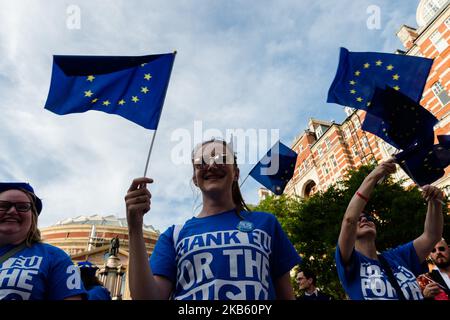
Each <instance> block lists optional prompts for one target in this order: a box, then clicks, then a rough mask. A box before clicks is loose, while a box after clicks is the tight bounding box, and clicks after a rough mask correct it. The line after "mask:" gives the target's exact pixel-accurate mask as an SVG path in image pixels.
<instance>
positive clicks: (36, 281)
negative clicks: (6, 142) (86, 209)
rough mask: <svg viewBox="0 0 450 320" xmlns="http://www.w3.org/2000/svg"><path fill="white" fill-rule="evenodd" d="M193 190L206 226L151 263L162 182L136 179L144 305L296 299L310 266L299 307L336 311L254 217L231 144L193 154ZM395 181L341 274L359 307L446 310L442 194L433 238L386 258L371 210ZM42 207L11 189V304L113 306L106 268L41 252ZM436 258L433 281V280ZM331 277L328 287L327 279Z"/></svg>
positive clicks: (272, 231)
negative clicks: (388, 303) (99, 270)
mask: <svg viewBox="0 0 450 320" xmlns="http://www.w3.org/2000/svg"><path fill="white" fill-rule="evenodd" d="M192 170H193V173H192V177H191V179H192V181H193V183H194V185H195V186H196V187H197V188H198V189H199V190H200V191H201V195H202V207H201V211H200V213H199V214H198V215H196V216H194V217H192V218H190V219H189V220H187V221H186V222H185V223H184V224H182V225H173V226H171V227H169V228H168V229H167V230H166V231H165V232H164V233H162V234H161V235H160V237H159V239H158V241H157V244H156V246H155V248H154V251H153V253H152V255H151V257H150V259H149V257H148V255H147V251H146V248H145V242H144V236H143V219H144V215H145V214H146V213H148V212H149V211H150V207H151V193H150V191H149V189H148V188H147V185H148V184H151V183H152V182H153V180H152V179H150V178H147V177H142V178H136V179H135V180H133V182H132V183H131V186H130V187H129V189H128V191H127V194H126V196H125V203H126V211H127V221H128V228H129V250H130V252H129V268H128V277H129V287H130V292H131V296H132V298H133V299H139V300H140V299H157V300H162V299H186V300H211V299H219V300H225V299H239V300H272V299H290V300H293V299H295V298H296V297H295V295H294V289H293V286H292V283H291V274H290V272H291V270H292V269H293V268H294V267H296V266H300V271H299V272H298V273H297V275H296V280H297V283H298V287H299V289H300V290H301V291H302V293H303V294H302V295H301V296H300V297H297V299H298V300H324V301H326V300H330V299H331V297H330V296H329V295H327V294H325V293H324V292H323V291H322V290H321V289H319V288H318V287H317V283H316V282H317V276H316V274H314V273H313V272H312V271H311V270H308V269H307V268H303V267H302V261H301V258H300V255H299V254H298V253H297V252H296V250H295V248H294V246H293V245H292V243H291V242H290V240H289V239H288V236H287V235H286V233H285V232H284V231H283V229H282V227H281V225H280V223H279V222H278V221H277V219H276V217H275V216H274V215H272V214H270V213H266V212H255V211H251V210H250V209H249V208H248V206H247V205H246V203H245V201H244V199H243V197H242V194H241V191H240V188H239V184H238V180H239V168H238V166H237V159H236V155H235V154H234V152H233V150H232V149H231V148H230V146H229V145H228V144H227V143H226V142H224V141H221V140H214V139H213V140H209V141H205V142H203V143H201V144H200V145H198V146H197V147H196V148H195V149H194V150H193V152H192ZM394 171H395V163H394V160H393V159H390V160H388V161H385V162H383V163H381V164H380V165H378V166H377V167H376V168H375V169H374V170H373V171H372V172H371V173H370V174H369V175H368V176H367V177H366V178H365V180H364V181H363V183H362V184H361V186H360V187H359V189H358V191H357V192H356V193H355V195H354V196H353V198H352V199H351V201H350V203H349V204H348V207H347V210H346V212H345V213H344V216H343V220H342V225H341V231H340V234H339V238H338V239H337V246H336V254H335V259H336V268H337V272H338V276H339V279H340V281H341V284H342V287H343V288H344V290H345V292H346V294H347V296H348V297H349V298H350V299H354V300H377V299H390V300H422V299H436V300H443V299H448V297H449V288H450V278H449V276H450V260H449V259H450V249H449V247H448V244H447V242H446V241H445V240H444V239H442V234H443V214H442V203H443V193H442V191H441V190H439V189H438V188H436V187H434V186H431V185H427V186H423V187H422V191H423V196H424V199H425V200H426V201H427V203H428V209H427V214H426V218H425V222H424V230H423V233H422V234H421V235H418V237H417V238H416V239H413V240H411V241H410V242H408V243H405V244H399V245H398V246H397V247H395V248H392V249H390V250H387V251H383V252H379V251H378V250H377V248H376V241H375V240H376V236H377V229H376V225H375V223H374V221H373V217H372V216H371V214H370V213H368V212H366V211H365V206H366V203H367V202H368V201H369V199H370V195H371V193H372V191H373V190H374V188H375V186H376V184H377V183H378V181H380V180H381V179H383V178H384V177H385V176H387V175H389V174H392V173H393V172H394ZM41 210H42V201H41V200H40V199H39V198H38V197H37V196H36V194H35V192H34V190H33V188H32V187H31V186H30V185H29V184H26V183H0V300H1V299H6V300H27V299H29V300H42V299H54V300H59V299H93V300H95V299H106V300H107V299H111V297H110V295H109V292H107V290H106V289H105V288H104V287H102V284H101V283H100V282H99V281H98V279H97V278H96V277H95V273H96V269H95V266H93V265H92V264H90V263H88V262H86V263H84V264H78V266H76V265H74V264H73V262H72V261H71V260H70V257H69V256H68V255H67V254H66V253H65V252H64V251H62V250H61V249H58V248H56V247H54V246H51V245H49V244H44V243H43V242H42V241H41V238H40V233H39V230H38V228H37V219H38V216H39V214H40V213H41ZM428 257H430V258H431V260H432V261H433V263H434V269H433V270H431V271H429V270H425V269H424V265H425V261H426V259H427V258H428ZM319 276H320V275H319Z"/></svg>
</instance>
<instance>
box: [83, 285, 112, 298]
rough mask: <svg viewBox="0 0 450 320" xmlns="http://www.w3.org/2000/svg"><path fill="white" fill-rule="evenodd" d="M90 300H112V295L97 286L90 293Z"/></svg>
mask: <svg viewBox="0 0 450 320" xmlns="http://www.w3.org/2000/svg"><path fill="white" fill-rule="evenodd" d="M88 300H111V294H110V293H109V291H108V290H107V289H106V288H104V287H102V286H95V287H93V288H92V289H91V290H89V291H88Z"/></svg>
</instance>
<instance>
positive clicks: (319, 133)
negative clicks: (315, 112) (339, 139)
mask: <svg viewBox="0 0 450 320" xmlns="http://www.w3.org/2000/svg"><path fill="white" fill-rule="evenodd" d="M322 134H323V131H322V127H321V126H318V127H317V129H316V135H317V139H319V138H320V137H321V136H322Z"/></svg>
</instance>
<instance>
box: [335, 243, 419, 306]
mask: <svg viewBox="0 0 450 320" xmlns="http://www.w3.org/2000/svg"><path fill="white" fill-rule="evenodd" d="M381 255H382V256H383V257H384V258H385V259H386V260H387V262H388V264H389V266H390V267H391V269H392V273H393V274H394V276H395V278H396V279H397V282H398V284H399V285H400V288H401V289H402V291H403V294H404V296H405V298H406V299H407V300H422V299H423V296H422V291H421V290H420V287H419V284H418V283H417V281H416V277H417V276H418V275H419V274H421V273H423V272H424V270H423V268H422V265H421V263H420V261H419V257H418V256H417V253H416V249H415V248H414V245H413V242H412V241H411V242H408V243H407V244H404V245H401V246H398V247H396V248H394V249H390V250H387V251H384V252H382V253H381ZM336 268H337V272H338V275H339V279H340V281H341V284H342V286H343V287H344V290H345V292H346V293H347V295H348V296H349V297H350V299H352V300H398V297H397V292H396V291H395V289H394V287H393V286H392V285H391V283H390V282H389V278H388V276H387V275H386V274H385V272H384V270H383V268H382V266H381V263H380V262H379V261H378V260H373V259H370V258H368V257H366V256H364V255H362V254H361V253H359V252H358V251H356V250H355V249H353V252H352V256H351V258H350V262H349V265H348V266H347V270H346V269H345V267H344V264H343V262H342V258H341V253H340V249H339V246H337V247H336Z"/></svg>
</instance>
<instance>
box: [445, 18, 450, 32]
mask: <svg viewBox="0 0 450 320" xmlns="http://www.w3.org/2000/svg"><path fill="white" fill-rule="evenodd" d="M444 23H445V25H446V26H447V29H450V17H448V18H447V20H445V22H444Z"/></svg>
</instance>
